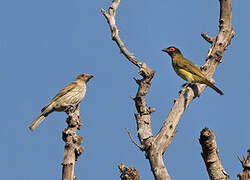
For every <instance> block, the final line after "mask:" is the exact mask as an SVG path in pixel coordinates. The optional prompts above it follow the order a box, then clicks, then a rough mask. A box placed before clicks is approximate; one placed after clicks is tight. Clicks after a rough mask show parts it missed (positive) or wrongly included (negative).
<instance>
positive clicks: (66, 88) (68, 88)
mask: <svg viewBox="0 0 250 180" xmlns="http://www.w3.org/2000/svg"><path fill="white" fill-rule="evenodd" d="M76 87H77V83H76V82H72V83H70V84H68V85H66V86H64V88H63V89H62V90H61V91H60V92H59V93H57V95H56V96H55V97H54V98H53V99H52V100H51V101H50V103H49V104H48V105H47V106H45V107H44V108H42V110H41V111H42V112H43V111H45V110H46V108H47V107H49V105H50V104H52V103H53V102H55V101H56V100H58V99H59V98H61V97H62V96H64V95H65V94H67V93H68V92H70V91H72V90H73V89H75V88H76Z"/></svg>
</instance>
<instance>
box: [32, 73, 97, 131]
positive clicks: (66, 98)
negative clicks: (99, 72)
mask: <svg viewBox="0 0 250 180" xmlns="http://www.w3.org/2000/svg"><path fill="white" fill-rule="evenodd" d="M93 77H94V76H92V75H89V74H87V73H83V74H80V75H78V76H77V78H76V79H75V81H73V82H72V83H70V84H68V85H66V86H65V87H64V88H63V89H62V90H61V91H60V92H59V93H58V94H57V95H56V96H55V97H54V98H53V99H52V100H51V101H50V103H49V104H48V105H47V106H45V107H44V108H43V109H42V112H41V114H40V115H39V116H38V117H37V118H36V119H35V120H34V121H33V122H32V123H31V124H30V126H29V128H30V130H31V131H34V130H35V128H36V127H37V126H38V125H39V124H40V123H41V122H43V120H44V119H45V117H46V116H48V115H49V114H50V113H52V112H54V111H58V112H61V111H67V110H68V109H69V108H70V107H74V108H75V107H76V106H77V105H78V104H79V103H80V102H81V101H82V99H83V98H84V96H85V94H86V83H87V82H88V81H89V80H90V79H91V78H93Z"/></svg>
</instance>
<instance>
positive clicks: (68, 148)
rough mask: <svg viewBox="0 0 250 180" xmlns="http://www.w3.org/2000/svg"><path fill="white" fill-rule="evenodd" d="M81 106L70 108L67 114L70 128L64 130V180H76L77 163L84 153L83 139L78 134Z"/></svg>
mask: <svg viewBox="0 0 250 180" xmlns="http://www.w3.org/2000/svg"><path fill="white" fill-rule="evenodd" d="M79 111H80V104H78V106H77V107H76V109H74V108H70V109H69V110H68V111H67V112H66V113H67V114H68V118H67V124H68V127H67V128H66V129H64V130H63V133H62V139H63V141H65V150H64V157H63V162H62V165H63V169H62V180H74V179H75V178H76V177H75V176H74V167H75V161H76V160H77V158H78V157H79V156H80V155H81V154H82V153H83V151H84V148H83V147H81V146H80V145H81V143H82V142H83V138H82V137H81V136H79V135H77V134H76V131H77V129H80V126H81V125H82V123H81V118H80V112H79Z"/></svg>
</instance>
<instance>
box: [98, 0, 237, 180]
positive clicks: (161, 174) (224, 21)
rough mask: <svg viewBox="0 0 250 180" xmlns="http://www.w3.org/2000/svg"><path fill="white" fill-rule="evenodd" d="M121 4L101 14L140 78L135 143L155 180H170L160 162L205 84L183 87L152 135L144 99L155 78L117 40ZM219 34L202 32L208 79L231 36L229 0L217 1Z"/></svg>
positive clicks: (113, 3) (151, 72)
mask: <svg viewBox="0 0 250 180" xmlns="http://www.w3.org/2000/svg"><path fill="white" fill-rule="evenodd" d="M119 4H120V0H113V2H112V5H111V6H110V7H109V12H106V11H105V10H104V9H101V12H102V14H103V15H104V17H105V18H106V19H107V22H108V24H109V26H110V30H111V36H112V40H113V41H115V42H116V44H117V45H118V47H119V48H120V51H121V53H122V54H123V55H124V56H125V57H126V58H127V59H128V60H129V61H130V62H131V63H133V64H134V65H136V66H137V67H138V68H139V70H138V73H139V74H140V75H141V76H142V79H135V81H136V83H137V84H138V86H139V87H138V91H137V94H136V97H135V98H133V99H134V101H135V106H136V109H137V114H136V115H135V118H136V123H137V132H138V138H139V140H140V143H141V145H138V144H136V143H135V141H134V140H133V139H132V137H131V136H130V137H131V140H132V141H133V142H134V143H135V144H136V146H137V147H138V148H140V149H141V150H142V151H144V152H145V155H146V158H147V159H148V160H149V163H150V166H151V170H152V172H153V174H154V177H155V179H156V180H170V179H171V178H170V176H169V174H168V171H167V169H166V166H165V164H164V162H163V154H164V153H165V151H166V149H167V147H168V145H169V144H170V143H171V141H172V139H173V137H174V134H175V131H176V127H177V124H178V122H179V120H180V118H181V116H182V114H183V113H184V110H185V109H186V108H187V107H188V105H189V104H190V103H191V102H192V100H193V99H194V98H196V97H197V96H199V95H200V94H201V93H202V92H203V91H204V89H205V87H206V85H204V84H196V87H197V88H196V90H197V92H198V93H195V92H196V91H194V90H193V89H192V87H185V88H183V89H182V91H181V93H180V94H179V97H178V98H177V99H176V100H175V102H174V105H173V107H172V108H171V110H170V112H169V114H168V117H167V118H166V119H165V121H164V123H163V125H162V127H161V129H160V131H159V132H158V133H157V134H156V136H153V134H152V128H151V113H152V112H154V111H155V109H154V108H150V107H148V106H147V104H146V101H145V97H146V95H147V93H148V90H149V88H150V86H151V80H152V78H153V77H154V74H155V71H154V70H152V69H150V68H149V67H148V66H147V65H146V64H145V63H144V62H142V61H140V60H139V59H137V58H136V57H135V56H134V54H133V53H131V52H129V51H128V49H127V48H126V47H125V45H124V43H123V42H122V40H121V39H120V37H119V32H120V31H119V29H118V28H117V26H116V19H115V17H116V12H117V8H118V6H119ZM219 22H220V26H219V28H220V31H219V33H218V35H217V36H215V37H210V36H209V35H207V34H205V33H202V34H201V35H202V37H203V38H204V39H205V40H206V41H207V42H209V43H210V44H211V48H210V50H209V53H208V56H207V58H206V63H205V64H204V65H203V67H202V72H203V73H204V74H205V75H206V77H207V78H208V79H212V76H213V74H214V72H215V70H216V67H217V66H218V65H219V64H220V63H221V62H222V56H223V53H224V51H225V50H226V48H227V47H228V45H229V44H230V42H231V39H232V38H233V36H234V31H233V28H232V10H231V0H220V19H219Z"/></svg>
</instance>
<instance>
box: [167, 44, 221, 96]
mask: <svg viewBox="0 0 250 180" xmlns="http://www.w3.org/2000/svg"><path fill="white" fill-rule="evenodd" d="M162 51H164V52H166V53H168V54H169V55H170V57H171V58H172V65H173V68H174V70H175V72H176V74H177V75H178V76H180V77H181V78H182V79H184V80H186V81H187V82H188V83H201V84H206V85H207V86H209V87H211V88H212V89H214V90H215V91H216V92H217V93H219V94H220V95H224V93H223V92H222V91H221V90H220V89H219V88H217V87H216V86H215V85H214V84H213V83H211V82H210V81H209V80H208V79H207V78H206V76H205V75H204V74H203V73H202V71H201V70H200V68H199V67H197V65H196V64H194V63H192V62H191V61H189V60H188V59H186V58H185V57H184V56H183V55H182V53H181V51H180V50H179V49H178V48H176V47H174V46H171V47H168V48H166V49H163V50H162Z"/></svg>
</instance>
